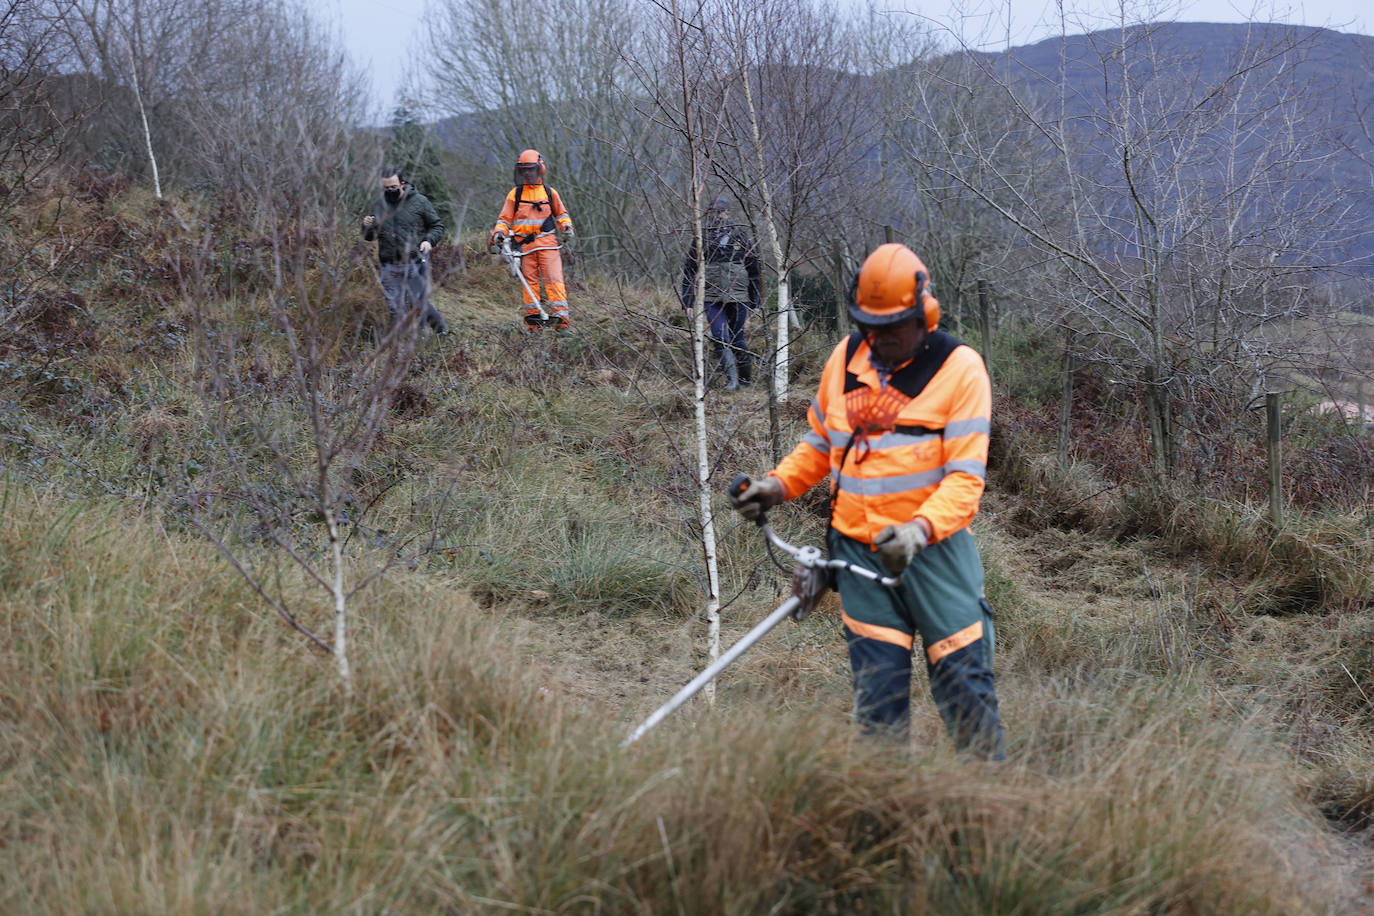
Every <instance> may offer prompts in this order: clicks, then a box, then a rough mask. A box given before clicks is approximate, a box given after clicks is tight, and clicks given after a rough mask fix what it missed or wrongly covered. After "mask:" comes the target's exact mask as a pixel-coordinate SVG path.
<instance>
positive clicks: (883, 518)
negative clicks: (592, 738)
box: [731, 244, 1005, 760]
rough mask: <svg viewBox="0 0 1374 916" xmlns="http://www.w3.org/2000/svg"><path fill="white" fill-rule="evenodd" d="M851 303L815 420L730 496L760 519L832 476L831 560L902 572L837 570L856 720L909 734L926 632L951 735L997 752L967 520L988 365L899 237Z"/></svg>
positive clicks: (977, 563) (982, 448) (981, 439)
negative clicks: (881, 580) (917, 649)
mask: <svg viewBox="0 0 1374 916" xmlns="http://www.w3.org/2000/svg"><path fill="white" fill-rule="evenodd" d="M852 299H853V301H852V303H851V304H850V306H849V315H850V317H851V318H852V319H853V320H854V322H855V324H856V325H858V327H859V330H858V331H857V332H855V333H854V334H851V335H850V336H849V338H848V339H847V340H844V341H841V342H840V343H839V345H838V346H836V347H835V349H834V351H833V352H832V353H831V354H830V358H829V359H828V360H827V361H826V364H825V368H824V370H823V371H822V372H821V383H820V388H819V389H818V390H817V392H816V399H815V401H813V402H812V404H811V408H810V410H809V411H808V412H807V419H808V420H809V421H810V424H811V432H809V433H808V434H807V435H806V436H804V437H803V438H802V441H801V442H800V443H798V445H797V447H796V448H795V449H793V451H792V454H790V455H788V456H787V457H786V458H784V459H783V461H782V463H781V464H779V465H778V466H777V467H776V468H775V469H774V470H772V471H771V472H769V475H768V476H767V477H765V478H763V479H761V480H756V481H755V482H754V483H752V484H751V485H750V486H749V487H748V488H747V489H746V490H744V491H743V492H741V493H739V494H732V495H731V502H732V504H733V505H734V508H735V509H736V510H737V511H738V512H739V513H740V514H741V515H743V516H744V517H745V518H748V519H751V520H752V519H755V518H757V517H758V514H759V512H760V511H763V510H765V509H768V508H770V507H772V506H775V505H777V504H778V503H781V502H782V501H783V500H786V499H793V498H795V497H797V496H800V495H801V494H802V493H805V492H806V491H807V490H808V489H810V488H811V487H812V486H813V485H814V484H816V483H818V482H819V481H820V480H821V478H823V477H825V476H826V475H827V474H829V475H830V476H831V520H830V525H831V527H830V531H829V533H828V536H827V540H828V542H829V547H830V552H831V556H833V557H836V558H839V559H844V560H848V561H849V562H851V563H854V564H857V565H861V566H867V567H869V568H871V569H874V570H878V568H879V566H881V567H882V569H884V570H886V571H887V572H888V573H889V574H890V575H894V576H896V575H900V580H901V581H900V583H899V585H898V586H897V587H896V588H887V587H885V586H882V585H879V584H877V583H875V582H872V581H870V580H868V579H865V578H863V577H861V576H858V575H855V574H854V573H850V572H845V571H837V572H836V582H835V587H836V589H837V590H838V591H839V593H840V599H841V601H842V603H843V606H844V611H843V620H844V633H845V639H846V641H847V643H848V646H849V661H850V666H851V668H852V670H853V676H854V694H855V710H856V712H857V714H858V717H859V720H860V722H861V723H862V724H863V726H864V727H865V729H866V730H868V731H874V732H877V731H887V732H891V733H892V734H894V735H896V736H897V737H899V738H902V739H905V737H906V734H907V731H908V728H909V723H910V694H911V655H912V649H913V646H914V644H915V639H916V637H917V636H918V635H919V636H920V639H921V645H922V647H923V648H924V650H925V655H926V670H927V672H928V673H929V675H930V686H931V693H932V694H933V695H934V698H935V704H936V706H937V708H938V709H939V711H940V715H941V717H943V719H944V721H945V725H946V727H947V728H948V730H949V732H950V735H951V736H952V737H953V738H954V741H955V744H956V746H957V747H958V748H959V749H960V750H961V751H967V752H969V753H972V754H975V755H977V756H980V757H985V758H988V759H994V760H1001V759H1003V757H1004V756H1005V755H1004V752H1003V739H1002V724H1001V720H1000V718H999V717H998V714H997V694H996V691H995V690H994V686H993V675H992V650H993V631H992V610H991V608H990V607H989V606H988V603H987V601H986V600H985V599H984V598H983V565H982V561H981V560H980V559H979V556H978V548H977V546H976V545H975V544H974V541H973V535H972V534H970V533H969V530H968V525H969V522H970V521H972V520H973V516H974V515H975V514H976V513H977V512H978V502H979V499H980V498H981V497H982V494H983V485H984V480H985V478H986V475H987V455H988V430H989V423H990V412H991V407H992V388H991V385H990V383H989V381H988V373H987V369H986V368H985V367H984V365H983V359H982V357H980V356H979V355H978V354H977V353H976V352H974V350H973V349H971V348H970V347H968V346H966V345H965V344H962V343H960V342H959V341H958V340H956V339H954V338H953V337H951V336H950V335H948V334H946V333H944V332H943V331H939V330H937V329H936V327H937V325H938V323H939V318H940V304H939V302H937V301H936V299H935V297H934V296H932V295H931V292H930V275H929V272H928V271H927V270H926V267H925V265H924V264H923V263H922V262H921V259H920V258H918V257H917V256H916V255H915V254H914V253H913V252H912V251H911V250H910V249H908V248H907V247H905V246H904V245H896V244H887V245H883V246H881V247H879V248H878V249H877V250H876V251H874V252H873V253H872V254H871V255H869V257H868V259H867V260H866V261H864V264H863V267H862V268H861V269H860V270H859V275H858V278H857V281H856V283H855V286H854V294H853V296H852Z"/></svg>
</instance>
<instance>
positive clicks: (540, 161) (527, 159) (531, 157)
mask: <svg viewBox="0 0 1374 916" xmlns="http://www.w3.org/2000/svg"><path fill="white" fill-rule="evenodd" d="M522 165H537V166H539V179H540V180H541V181H542V180H543V179H544V173H545V172H547V171H548V169H547V168H546V167H545V166H544V157H543V156H541V155H539V150H537V149H527V150H525V151H524V152H523V153H521V154H520V156H519V158H517V159H516V160H515V180H516V182H517V183H518V182H520V181H521V178H520V166H522Z"/></svg>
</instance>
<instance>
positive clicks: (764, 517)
mask: <svg viewBox="0 0 1374 916" xmlns="http://www.w3.org/2000/svg"><path fill="white" fill-rule="evenodd" d="M753 482H754V481H752V480H750V479H749V475H748V474H740V475H739V476H738V477H736V478H735V479H734V480H732V481H730V490H729V495H730V497H731V499H730V503H731V505H734V504H735V501H736V499H738V497H739V496H740V494H742V493H743V492H744V491H745V490H747V489H749V486H750V484H752V483H753ZM754 524H756V525H758V526H759V527H760V528H762V527H763V526H764V525H766V524H768V513H767V512H766V511H765V510H763V509H760V510H759V514H758V517H757V518H756V519H754Z"/></svg>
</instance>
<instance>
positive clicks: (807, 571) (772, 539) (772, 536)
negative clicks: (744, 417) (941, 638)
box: [620, 474, 900, 747]
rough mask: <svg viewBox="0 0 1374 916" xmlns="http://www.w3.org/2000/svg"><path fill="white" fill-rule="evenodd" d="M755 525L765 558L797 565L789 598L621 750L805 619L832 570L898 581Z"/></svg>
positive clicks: (742, 484)
mask: <svg viewBox="0 0 1374 916" xmlns="http://www.w3.org/2000/svg"><path fill="white" fill-rule="evenodd" d="M749 483H750V481H749V478H748V477H747V476H745V475H744V474H741V475H739V476H738V477H736V478H735V479H734V480H733V481H732V482H731V484H730V492H731V493H732V494H734V495H739V494H740V493H743V492H744V491H745V490H746V489H748V487H749ZM757 522H758V526H759V528H761V529H762V530H763V534H764V536H765V537H766V538H768V542H769V544H770V548H769V555H770V556H771V555H772V547H773V546H776V547H777V548H778V549H779V550H781V551H783V552H784V553H786V554H787V555H788V556H790V557H792V559H793V560H795V561H796V562H797V567H796V569H794V570H793V571H792V597H790V598H788V599H787V600H786V601H784V602H783V603H782V604H781V605H779V606H778V608H777V610H775V611H773V613H771V614H769V615H768V616H767V617H765V618H764V619H763V620H762V621H760V622H759V623H758V625H756V626H755V627H754V628H753V629H752V630H750V631H749V632H748V633H746V634H744V636H742V637H740V639H739V641H738V642H736V643H735V644H734V645H733V646H731V647H730V648H729V649H727V650H726V652H725V654H724V655H722V656H721V657H720V658H718V659H716V660H715V661H714V662H712V663H711V664H710V665H709V666H707V667H706V669H705V670H703V671H702V672H701V673H700V674H698V675H697V676H696V677H694V678H693V679H692V681H691V683H689V684H688V685H687V686H686V687H683V688H682V689H681V690H679V691H678V692H677V693H676V694H674V695H673V698H672V699H671V700H669V701H668V702H667V703H664V704H663V705H662V706H660V707H659V708H658V709H656V710H654V712H653V714H652V715H650V716H649V718H647V719H645V720H644V721H643V722H642V723H640V725H639V727H638V728H636V729H635V730H634V731H633V732H632V733H631V734H630V736H629V737H628V738H626V739H625V740H624V741H622V742H621V743H620V746H621V747H628V746H629V745H631V744H634V743H635V742H636V741H638V740H639V739H640V738H641V737H643V735H644V733H645V732H647V731H648V730H649V729H651V728H653V727H654V726H655V725H657V724H658V723H660V722H662V721H663V720H664V719H666V718H667V717H668V716H669V715H671V714H672V712H673V711H674V710H675V709H677V708H678V707H679V706H681V705H682V704H683V703H686V702H687V701H688V700H690V699H691V698H692V697H694V696H696V695H697V693H699V692H700V691H701V689H702V688H703V687H705V686H706V685H707V684H709V683H711V681H713V680H715V678H716V676H717V675H718V674H720V673H721V672H722V671H724V670H725V669H726V668H727V667H729V666H730V664H731V663H733V662H734V661H735V660H736V659H737V658H739V657H740V656H741V655H743V654H744V653H745V652H747V651H749V649H750V648H751V647H752V646H753V645H754V643H756V642H758V641H759V640H760V639H762V638H763V637H764V636H766V635H767V634H768V633H769V631H771V630H772V629H773V628H774V627H776V626H777V625H778V624H780V623H782V622H783V621H784V620H786V619H787V618H788V617H791V618H792V619H793V620H798V621H799V620H803V619H805V617H806V615H807V614H809V613H811V611H812V609H814V608H815V606H816V603H817V602H818V601H820V600H821V598H822V596H824V595H825V593H826V592H827V591H829V590H830V588H831V587H832V585H833V582H834V580H833V576H834V572H835V570H838V569H843V570H845V571H847V572H852V573H854V574H855V575H856V576H863V577H864V578H866V579H872V580H873V581H875V582H878V583H880V584H882V585H886V586H887V587H889V588H892V587H894V586H896V585H897V583H898V582H899V581H900V580H898V579H896V578H894V577H893V576H884V575H880V574H879V573H876V572H874V571H873V570H871V569H865V568H864V567H862V566H856V565H854V564H853V563H848V562H846V561H844V560H827V559H826V558H825V554H824V553H822V552H821V549H820V548H819V547H811V546H806V547H794V546H793V545H791V544H789V543H787V542H786V541H784V540H783V539H782V538H780V537H778V535H777V533H776V532H774V531H773V528H772V526H770V525H769V524H768V520H767V519H766V518H765V516H764V514H763V513H759V517H758V519H757ZM773 562H775V563H777V558H774V560H773ZM778 565H779V567H782V564H781V563H778ZM784 569H785V568H784Z"/></svg>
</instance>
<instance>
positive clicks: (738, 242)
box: [682, 197, 763, 390]
mask: <svg viewBox="0 0 1374 916" xmlns="http://www.w3.org/2000/svg"><path fill="white" fill-rule="evenodd" d="M702 229H703V236H702V237H703V239H704V242H705V244H704V248H705V251H706V257H705V269H706V323H707V325H708V326H709V328H710V333H711V343H712V344H713V346H714V347H715V351H716V358H717V359H718V360H720V365H721V368H722V369H723V370H725V387H726V388H727V389H729V390H734V389H736V388H739V387H741V386H747V385H749V384H751V383H752V382H753V380H754V358H753V354H752V353H750V352H749V344H748V341H747V340H746V339H745V334H744V325H745V322H746V321H747V320H748V318H749V313H750V312H752V311H754V310H756V309H757V308H758V307H759V303H760V301H761V299H762V293H763V281H762V278H761V275H760V272H759V258H758V254H757V252H756V251H755V249H754V243H753V241H752V240H750V238H749V236H748V235H747V234H746V233H745V231H744V230H743V229H742V228H741V227H740V226H736V225H733V224H732V223H731V222H730V201H729V200H727V199H726V198H724V197H717V198H716V199H715V200H714V201H713V202H712V203H711V206H710V207H709V208H707V210H706V225H705V226H703V227H702ZM697 260H698V259H697V245H696V241H695V240H693V242H692V247H691V248H690V249H689V250H688V252H687V257H686V259H684V260H683V262H682V304H683V306H685V307H686V308H687V309H688V310H691V309H692V307H693V306H694V305H695V303H696V289H697V288H696V282H697Z"/></svg>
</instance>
